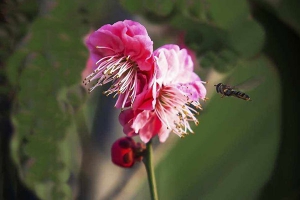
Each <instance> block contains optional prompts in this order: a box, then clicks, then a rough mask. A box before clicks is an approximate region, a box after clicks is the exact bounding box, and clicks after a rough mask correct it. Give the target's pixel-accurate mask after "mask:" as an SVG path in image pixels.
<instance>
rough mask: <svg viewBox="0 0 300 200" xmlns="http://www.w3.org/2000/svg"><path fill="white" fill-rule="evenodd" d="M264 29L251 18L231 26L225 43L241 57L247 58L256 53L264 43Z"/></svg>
mask: <svg viewBox="0 0 300 200" xmlns="http://www.w3.org/2000/svg"><path fill="white" fill-rule="evenodd" d="M264 41H265V31H264V29H263V27H262V26H261V25H260V24H259V23H257V22H256V21H253V20H247V21H244V22H243V23H240V24H236V25H235V26H233V27H231V29H230V30H229V32H228V41H227V45H228V46H229V47H231V48H232V49H233V50H235V51H236V52H237V53H238V54H240V55H241V56H242V57H245V58H249V57H252V56H255V55H256V54H258V53H259V52H260V51H261V50H262V48H263V45H264Z"/></svg>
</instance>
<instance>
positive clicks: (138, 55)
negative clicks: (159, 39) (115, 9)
mask: <svg viewBox="0 0 300 200" xmlns="http://www.w3.org/2000/svg"><path fill="white" fill-rule="evenodd" d="M86 44H87V46H88V48H89V51H90V54H91V59H92V60H93V62H94V63H95V64H96V66H97V68H96V69H95V70H94V72H92V73H91V74H90V75H89V76H87V77H86V78H85V80H84V83H85V84H88V83H89V82H91V81H94V80H98V81H97V83H96V84H95V85H94V86H93V87H91V88H90V89H89V91H90V92H91V91H92V90H94V89H95V88H96V87H97V86H101V85H104V84H106V83H109V82H112V85H111V87H110V88H109V89H108V90H107V91H105V92H104V94H106V95H110V94H114V96H117V95H119V97H118V101H117V103H116V107H117V108H124V107H127V106H131V105H132V104H133V102H134V100H135V98H136V96H138V95H141V96H144V95H145V93H147V90H148V89H150V88H151V83H152V78H153V73H154V58H153V54H152V53H153V42H152V41H151V39H150V37H149V36H148V33H147V31H146V29H145V27H144V26H142V25H141V24H139V23H138V22H134V21H131V20H125V21H122V22H121V21H120V22H117V23H114V24H113V25H110V24H109V25H104V26H102V27H101V28H99V29H98V30H97V31H95V32H94V33H92V34H91V35H90V37H89V38H88V40H87V42H86Z"/></svg>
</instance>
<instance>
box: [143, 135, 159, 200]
mask: <svg viewBox="0 0 300 200" xmlns="http://www.w3.org/2000/svg"><path fill="white" fill-rule="evenodd" d="M152 154H153V151H152V142H151V140H150V141H149V142H148V143H147V144H146V153H145V156H144V159H143V162H144V164H145V167H146V171H147V175H148V183H149V187H150V194H151V199H152V200H158V195H157V187H156V180H155V174H154V168H153V164H152Z"/></svg>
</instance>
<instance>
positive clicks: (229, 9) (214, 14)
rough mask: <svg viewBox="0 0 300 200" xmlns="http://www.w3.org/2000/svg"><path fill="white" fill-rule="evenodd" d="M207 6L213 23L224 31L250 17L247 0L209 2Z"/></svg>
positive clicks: (215, 0)
mask: <svg viewBox="0 0 300 200" xmlns="http://www.w3.org/2000/svg"><path fill="white" fill-rule="evenodd" d="M207 4H208V5H207V7H208V9H209V16H210V18H211V19H212V21H213V23H214V24H215V25H217V26H219V27H221V28H223V29H228V28H230V27H231V26H233V25H235V24H237V23H240V22H241V21H244V20H245V19H247V18H248V17H249V16H250V11H249V6H248V2H247V1H246V0H227V1H219V0H207Z"/></svg>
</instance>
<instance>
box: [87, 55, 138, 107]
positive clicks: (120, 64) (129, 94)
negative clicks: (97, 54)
mask: <svg viewBox="0 0 300 200" xmlns="http://www.w3.org/2000/svg"><path fill="white" fill-rule="evenodd" d="M96 65H97V66H98V67H97V68H96V69H95V70H94V71H93V72H92V73H91V74H90V75H88V76H87V77H86V78H85V79H84V81H83V83H84V84H85V85H87V84H88V83H90V82H92V81H94V80H98V81H97V83H96V84H94V85H93V86H92V87H91V88H89V89H88V91H89V92H92V91H93V90H94V89H95V88H96V87H98V86H102V85H104V84H106V83H109V82H112V85H111V86H110V88H109V89H108V90H106V91H104V92H103V94H105V95H107V96H108V95H110V94H113V93H115V94H114V97H116V96H117V95H118V94H124V97H123V104H122V107H124V106H125V103H126V102H127V100H128V98H130V99H131V100H130V101H131V104H132V103H133V101H134V99H135V96H136V88H137V87H136V85H137V71H138V67H137V64H136V63H135V62H133V61H132V60H130V57H129V56H124V55H113V56H106V57H103V58H101V59H100V60H98V61H97V62H96Z"/></svg>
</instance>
